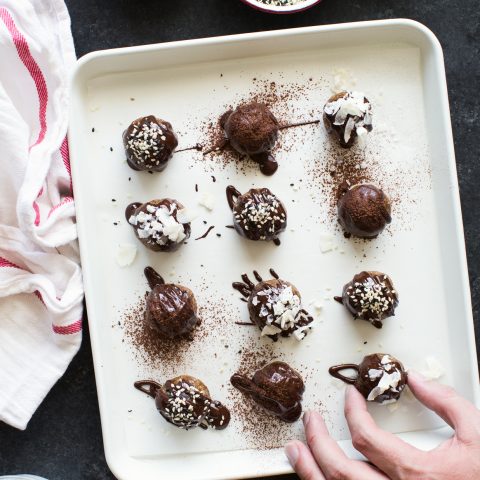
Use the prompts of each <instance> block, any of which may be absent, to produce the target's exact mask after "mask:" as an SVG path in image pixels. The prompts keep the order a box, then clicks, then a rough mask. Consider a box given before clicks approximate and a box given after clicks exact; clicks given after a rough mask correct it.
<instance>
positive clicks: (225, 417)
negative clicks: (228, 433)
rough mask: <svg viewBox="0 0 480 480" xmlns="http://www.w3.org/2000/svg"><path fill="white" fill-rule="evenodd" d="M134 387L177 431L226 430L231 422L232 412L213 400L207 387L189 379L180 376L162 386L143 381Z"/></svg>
mask: <svg viewBox="0 0 480 480" xmlns="http://www.w3.org/2000/svg"><path fill="white" fill-rule="evenodd" d="M134 387H135V388H136V389H138V390H140V391H141V392H144V393H146V394H147V395H149V396H150V397H152V398H153V399H154V400H155V405H156V407H157V410H158V411H159V412H160V415H162V417H163V418H164V419H165V420H166V421H167V422H169V423H171V424H172V425H175V426H176V427H178V428H182V429H184V430H190V429H192V428H196V427H200V428H202V429H203V430H206V429H207V428H213V429H215V430H223V429H224V428H226V427H227V426H228V424H229V422H230V412H229V410H228V409H227V408H226V407H225V406H224V405H222V404H221V403H220V402H218V401H216V400H212V399H211V397H210V392H209V391H208V388H207V387H206V385H205V384H204V383H203V382H202V381H200V380H199V379H198V378H195V377H192V376H190V375H180V376H178V377H175V378H173V379H172V380H167V381H166V382H165V383H164V384H163V385H160V384H159V383H157V382H154V381H153V380H140V381H138V382H135V383H134Z"/></svg>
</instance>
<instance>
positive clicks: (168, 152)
mask: <svg viewBox="0 0 480 480" xmlns="http://www.w3.org/2000/svg"><path fill="white" fill-rule="evenodd" d="M123 145H124V147H125V154H126V155H127V163H128V165H129V166H130V167H131V168H133V169H134V170H150V171H153V172H161V171H162V170H164V169H165V167H166V166H167V163H168V160H169V159H170V158H171V157H172V154H173V151H174V150H175V148H177V145H178V140H177V136H176V135H175V133H174V131H173V129H172V125H171V124H170V123H169V122H166V121H165V120H162V119H161V118H157V117H155V116H154V115H148V116H146V117H141V118H137V119H136V120H134V121H133V122H132V123H131V124H130V126H129V127H128V128H127V129H126V130H125V131H124V132H123Z"/></svg>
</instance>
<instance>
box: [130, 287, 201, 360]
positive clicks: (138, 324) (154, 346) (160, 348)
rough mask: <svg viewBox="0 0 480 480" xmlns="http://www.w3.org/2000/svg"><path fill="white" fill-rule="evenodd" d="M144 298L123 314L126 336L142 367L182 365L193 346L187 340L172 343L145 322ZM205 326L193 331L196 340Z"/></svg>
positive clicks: (191, 342) (177, 340) (172, 341)
mask: <svg viewBox="0 0 480 480" xmlns="http://www.w3.org/2000/svg"><path fill="white" fill-rule="evenodd" d="M146 295H147V294H145V296H143V297H140V298H139V300H138V302H137V303H135V304H133V305H132V306H130V307H129V308H127V309H126V310H125V311H124V312H123V314H122V320H123V322H122V323H123V332H124V336H125V339H126V340H127V342H128V343H129V344H130V345H131V346H132V347H133V349H132V353H133V355H134V357H135V359H136V360H137V362H138V364H139V365H141V366H148V367H149V368H152V369H155V368H160V367H161V366H162V365H163V366H175V365H181V364H182V362H183V361H184V358H185V355H186V353H187V352H188V351H189V349H190V348H191V347H192V345H193V341H192V340H189V339H187V338H177V339H169V338H166V337H162V336H161V335H159V334H158V332H157V331H156V330H154V329H152V328H151V327H150V326H149V325H148V324H147V322H145V320H144V314H145V297H146ZM201 327H202V324H201V323H200V325H198V326H197V327H196V329H195V330H194V332H193V334H194V336H198V335H199V334H200V335H201V330H202V328H201Z"/></svg>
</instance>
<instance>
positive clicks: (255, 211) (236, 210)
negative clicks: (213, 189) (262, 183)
mask: <svg viewBox="0 0 480 480" xmlns="http://www.w3.org/2000/svg"><path fill="white" fill-rule="evenodd" d="M227 200H228V205H229V207H230V208H231V209H232V212H233V226H234V227H235V230H236V231H237V232H238V233H239V234H240V235H241V236H242V237H245V238H248V239H249V240H255V241H257V240H263V241H273V242H275V243H276V244H279V243H280V242H279V241H278V236H279V235H280V233H282V232H283V231H285V229H286V228H287V211H286V210H285V206H284V205H283V203H282V202H281V201H280V200H279V199H278V198H277V197H276V196H275V195H274V194H273V193H272V192H271V191H270V190H269V189H268V188H252V189H251V190H249V191H248V192H247V193H244V194H243V195H242V194H241V193H240V192H239V191H238V190H237V189H236V188H235V187H233V186H232V185H229V186H228V187H227Z"/></svg>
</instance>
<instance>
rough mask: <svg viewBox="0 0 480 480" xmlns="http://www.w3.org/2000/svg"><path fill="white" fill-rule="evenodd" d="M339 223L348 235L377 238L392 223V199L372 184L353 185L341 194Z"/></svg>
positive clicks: (338, 204) (338, 205)
mask: <svg viewBox="0 0 480 480" xmlns="http://www.w3.org/2000/svg"><path fill="white" fill-rule="evenodd" d="M337 209H338V221H339V223H340V225H341V226H342V227H343V229H344V230H345V232H346V234H347V235H354V236H356V237H361V238H375V237H377V236H378V235H379V234H380V233H382V232H383V230H384V229H385V227H386V226H387V225H388V224H389V223H390V222H391V221H392V217H391V210H392V206H391V203H390V199H389V198H388V196H387V195H386V194H385V193H384V192H383V190H382V189H380V188H378V187H376V186H375V185H370V184H363V183H362V184H358V185H353V186H351V187H350V188H346V189H345V190H343V191H342V192H341V195H340V198H339V199H338V203H337Z"/></svg>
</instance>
